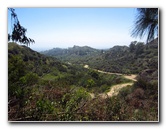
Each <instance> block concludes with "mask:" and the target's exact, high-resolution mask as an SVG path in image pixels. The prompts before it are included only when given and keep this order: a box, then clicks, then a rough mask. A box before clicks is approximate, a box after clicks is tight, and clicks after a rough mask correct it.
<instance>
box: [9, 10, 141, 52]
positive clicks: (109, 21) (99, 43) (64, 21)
mask: <svg viewBox="0 0 166 129" xmlns="http://www.w3.org/2000/svg"><path fill="white" fill-rule="evenodd" d="M14 9H15V13H16V14H17V16H18V19H19V21H20V24H21V25H22V26H23V27H25V28H26V29H27V34H26V35H27V37H30V38H32V39H34V40H35V44H31V45H30V48H32V49H34V50H38V51H40V50H48V49H52V48H56V47H59V48H68V47H73V46H74V45H78V46H90V47H93V48H97V49H108V48H111V47H113V46H115V45H121V46H123V45H127V46H128V45H129V44H130V43H131V42H132V41H135V40H137V41H142V40H140V39H138V38H137V39H136V38H133V37H131V31H132V28H133V26H134V21H135V18H136V15H137V10H136V8H14ZM11 24H12V21H11V16H10V11H8V33H11V30H12V26H11ZM143 42H144V40H143Z"/></svg>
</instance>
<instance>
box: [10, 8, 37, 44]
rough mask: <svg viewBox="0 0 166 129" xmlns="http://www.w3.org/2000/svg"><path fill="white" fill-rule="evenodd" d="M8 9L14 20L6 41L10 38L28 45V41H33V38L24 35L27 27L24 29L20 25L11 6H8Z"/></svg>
mask: <svg viewBox="0 0 166 129" xmlns="http://www.w3.org/2000/svg"><path fill="white" fill-rule="evenodd" d="M8 10H9V11H10V12H11V19H13V20H14V24H13V26H11V28H12V33H11V34H8V41H10V40H12V41H14V42H19V43H21V44H26V45H27V46H28V45H30V43H35V41H34V40H33V39H31V38H28V37H27V36H26V32H27V29H25V28H24V27H23V26H21V25H20V22H19V20H18V17H17V14H16V13H15V10H14V9H13V8H9V9H8ZM11 22H12V20H11Z"/></svg>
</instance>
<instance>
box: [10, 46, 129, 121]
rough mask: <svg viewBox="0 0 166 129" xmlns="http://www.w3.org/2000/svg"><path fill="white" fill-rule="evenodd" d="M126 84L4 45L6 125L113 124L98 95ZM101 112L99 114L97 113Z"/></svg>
mask: <svg viewBox="0 0 166 129" xmlns="http://www.w3.org/2000/svg"><path fill="white" fill-rule="evenodd" d="M129 82H132V80H130V79H126V78H124V77H123V76H122V75H116V74H112V75H108V74H103V73H99V72H97V71H95V70H93V69H85V68H83V67H80V66H78V65H74V64H73V65H71V64H66V63H62V62H60V61H59V60H57V59H56V58H52V57H46V56H44V55H42V54H40V53H38V52H36V51H33V50H32V49H30V48H28V47H26V46H20V45H18V44H16V43H9V44H8V119H9V121H43V120H48V121H49V120H51V121H52V120H56V121H64V120H73V121H76V120H84V121H87V120H88V121H95V120H116V119H109V118H107V117H106V116H107V115H108V114H107V112H105V111H106V108H110V107H109V106H108V105H107V103H106V100H104V101H102V102H104V103H103V104H104V105H103V104H101V100H102V98H101V97H100V96H98V95H99V94H101V93H102V94H104V93H106V92H108V91H109V89H110V88H111V87H112V86H114V85H116V84H122V83H129ZM91 93H93V94H94V95H95V96H96V98H92V96H91ZM91 104H92V105H91ZM96 106H98V107H99V108H97V109H95V110H97V112H96V113H95V115H94V112H93V111H94V108H96ZM101 108H102V110H103V111H102V114H100V113H99V112H98V111H99V109H101ZM103 113H104V114H103ZM117 113H119V112H117ZM117 113H115V115H118V114H117Z"/></svg>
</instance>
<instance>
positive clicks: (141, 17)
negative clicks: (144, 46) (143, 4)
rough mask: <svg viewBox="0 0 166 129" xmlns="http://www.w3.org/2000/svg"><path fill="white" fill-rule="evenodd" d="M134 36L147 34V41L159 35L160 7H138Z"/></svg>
mask: <svg viewBox="0 0 166 129" xmlns="http://www.w3.org/2000/svg"><path fill="white" fill-rule="evenodd" d="M137 11H138V15H137V17H136V21H135V25H134V28H133V31H132V34H131V35H132V36H133V37H137V36H139V37H140V38H142V37H143V36H145V35H146V34H147V42H149V41H152V40H153V39H154V38H155V36H158V8H138V9H137Z"/></svg>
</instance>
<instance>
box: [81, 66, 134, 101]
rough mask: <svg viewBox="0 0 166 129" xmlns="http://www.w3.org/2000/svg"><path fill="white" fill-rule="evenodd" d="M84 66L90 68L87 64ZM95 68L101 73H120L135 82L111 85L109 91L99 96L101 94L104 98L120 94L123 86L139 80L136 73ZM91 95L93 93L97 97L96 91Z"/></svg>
mask: <svg viewBox="0 0 166 129" xmlns="http://www.w3.org/2000/svg"><path fill="white" fill-rule="evenodd" d="M84 68H87V69H90V68H89V66H88V65H85V66H84ZM93 70H95V71H97V72H100V73H104V74H116V75H120V76H123V77H124V78H126V79H129V80H132V81H133V82H130V83H123V84H116V85H113V86H111V88H110V90H109V92H107V93H102V94H99V96H101V97H102V98H104V99H105V98H107V97H112V96H116V95H118V93H119V91H120V90H121V89H122V88H123V87H126V86H132V85H133V83H134V81H137V80H136V77H137V75H136V74H131V75H125V74H121V73H111V72H105V71H101V70H97V69H93ZM90 95H91V97H92V98H95V95H94V93H90Z"/></svg>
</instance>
